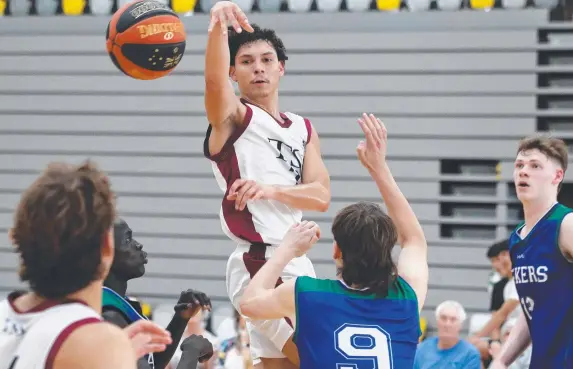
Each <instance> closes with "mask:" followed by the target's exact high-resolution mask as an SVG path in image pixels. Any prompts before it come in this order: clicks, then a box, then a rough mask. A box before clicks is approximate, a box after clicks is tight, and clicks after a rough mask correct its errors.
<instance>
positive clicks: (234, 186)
mask: <svg viewBox="0 0 573 369" xmlns="http://www.w3.org/2000/svg"><path fill="white" fill-rule="evenodd" d="M245 182H246V180H244V179H237V180H235V182H233V184H232V185H231V188H229V196H232V195H236V193H237V190H238V189H239V187H241V186H242V185H243V184H244V183H245Z"/></svg>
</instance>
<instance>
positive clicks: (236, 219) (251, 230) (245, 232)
mask: <svg viewBox="0 0 573 369" xmlns="http://www.w3.org/2000/svg"><path fill="white" fill-rule="evenodd" d="M251 160H257V159H256V158H252V159H251ZM216 163H217V167H218V168H219V171H220V172H221V175H222V176H223V178H225V181H226V182H227V191H225V196H224V197H223V203H222V208H223V217H224V218H225V223H227V227H229V230H230V231H231V233H232V234H234V235H235V237H238V238H240V239H243V240H245V241H248V242H253V243H256V242H263V238H262V237H261V235H260V234H259V233H258V232H257V231H256V229H255V224H254V223H253V215H252V214H251V212H250V211H249V208H248V207H245V209H244V210H242V211H241V210H236V209H235V200H227V196H228V195H229V189H230V188H231V186H232V185H233V183H234V182H235V181H236V180H237V179H240V178H241V172H240V170H239V161H238V160H237V153H236V152H235V147H234V146H232V145H231V147H230V148H229V149H228V150H227V151H226V152H225V158H224V160H219V161H216Z"/></svg>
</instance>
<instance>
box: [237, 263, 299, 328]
mask: <svg viewBox="0 0 573 369" xmlns="http://www.w3.org/2000/svg"><path fill="white" fill-rule="evenodd" d="M259 272H260V271H259ZM295 282H296V278H294V279H291V280H288V281H286V282H284V283H282V284H281V285H280V286H278V287H276V288H273V289H258V290H256V291H253V293H252V294H250V296H249V295H247V294H245V295H243V298H242V299H241V302H240V306H239V307H240V309H241V314H243V315H245V316H247V317H249V318H251V319H261V320H264V319H281V318H284V317H287V318H293V317H294V315H295V301H294V300H295V296H294V294H295V291H294V289H295Z"/></svg>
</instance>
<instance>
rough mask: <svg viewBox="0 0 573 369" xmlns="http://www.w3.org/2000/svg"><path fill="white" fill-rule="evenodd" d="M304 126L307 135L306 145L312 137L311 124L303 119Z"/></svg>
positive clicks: (306, 119)
mask: <svg viewBox="0 0 573 369" xmlns="http://www.w3.org/2000/svg"><path fill="white" fill-rule="evenodd" d="M304 125H305V126H306V132H307V133H308V135H307V136H306V143H307V144H308V143H309V142H310V137H311V136H312V124H310V120H308V118H304Z"/></svg>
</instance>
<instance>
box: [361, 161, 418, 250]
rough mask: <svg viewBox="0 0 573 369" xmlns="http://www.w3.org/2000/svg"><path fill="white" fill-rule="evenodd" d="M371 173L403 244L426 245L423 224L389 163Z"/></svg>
mask: <svg viewBox="0 0 573 369" xmlns="http://www.w3.org/2000/svg"><path fill="white" fill-rule="evenodd" d="M370 175H371V176H372V178H373V179H374V181H375V182H376V186H378V190H379V191H380V194H381V195H382V198H383V199H384V203H385V204H386V207H387V209H388V215H389V216H390V218H392V221H393V222H394V225H395V226H396V230H397V231H398V236H399V240H400V241H401V246H402V245H403V244H406V243H412V244H417V245H426V238H425V236H424V231H423V230H422V226H421V225H420V222H418V218H417V217H416V214H414V210H412V207H411V206H410V204H409V203H408V200H407V199H406V197H405V196H404V195H403V194H402V191H400V188H399V187H398V184H397V183H396V181H395V180H394V177H393V176H392V172H391V171H390V168H389V167H388V165H387V164H386V163H384V164H383V165H382V166H381V167H380V168H378V169H377V170H374V171H372V172H371V173H370Z"/></svg>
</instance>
